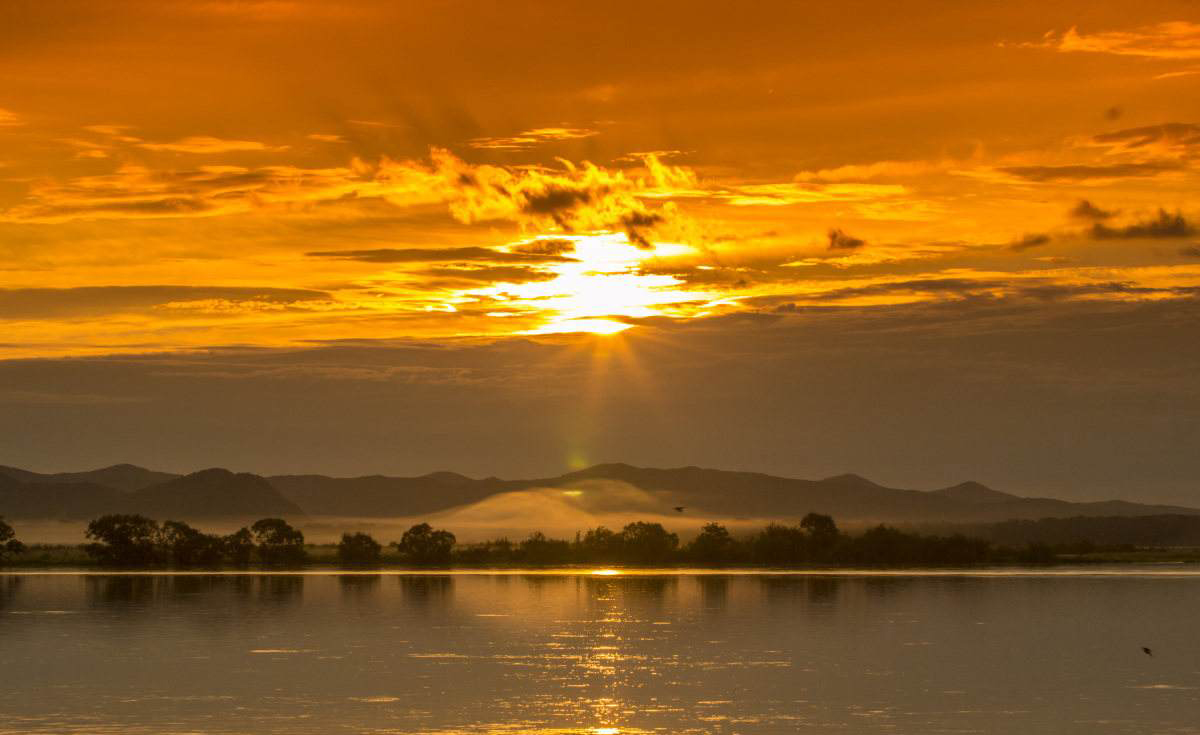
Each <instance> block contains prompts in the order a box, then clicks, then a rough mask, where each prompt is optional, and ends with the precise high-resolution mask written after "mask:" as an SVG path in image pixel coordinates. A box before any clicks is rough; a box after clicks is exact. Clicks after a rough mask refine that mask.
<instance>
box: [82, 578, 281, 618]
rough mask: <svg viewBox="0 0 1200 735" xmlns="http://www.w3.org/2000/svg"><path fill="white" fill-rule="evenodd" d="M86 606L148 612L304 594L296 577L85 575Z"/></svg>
mask: <svg viewBox="0 0 1200 735" xmlns="http://www.w3.org/2000/svg"><path fill="white" fill-rule="evenodd" d="M82 579H83V585H84V596H85V599H86V600H87V602H88V604H89V605H91V606H93V607H100V608H111V607H119V608H128V609H131V610H139V609H149V608H151V607H153V606H154V605H155V604H158V603H168V604H189V603H192V604H204V603H206V602H207V601H208V600H209V599H211V598H212V597H214V596H221V597H226V598H233V599H243V598H254V599H255V600H256V601H257V602H259V603H265V604H271V605H282V604H291V603H295V602H297V601H298V600H299V599H300V596H301V593H302V592H303V591H304V577H303V576H300V575H260V576H247V575H221V574H211V575H208V574H205V575H163V576H158V575H130V574H114V575H88V576H85V577H82Z"/></svg>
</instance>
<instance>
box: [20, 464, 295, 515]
mask: <svg viewBox="0 0 1200 735" xmlns="http://www.w3.org/2000/svg"><path fill="white" fill-rule="evenodd" d="M118 467H121V466H120V465H118ZM127 467H132V466H131V465H127ZM111 469H113V468H105V469H104V470H98V471H96V472H95V473H64V475H39V476H37V478H36V479H35V480H34V481H33V482H21V481H19V480H17V479H14V478H15V477H22V476H23V475H22V473H21V472H20V471H18V472H16V473H14V472H4V473H0V515H3V516H6V517H8V518H48V519H64V520H80V519H90V518H95V517H96V516H99V515H104V514H106V513H142V514H144V515H148V516H152V517H155V518H173V519H176V520H191V519H203V518H262V517H265V516H288V517H293V518H294V517H299V516H303V515H304V512H303V511H302V510H301V509H300V507H299V506H297V505H296V504H295V503H294V502H292V501H291V500H288V499H287V498H285V497H283V496H282V495H281V494H280V493H279V491H278V490H276V489H275V488H274V487H272V486H271V484H270V483H269V482H267V481H266V480H265V479H263V478H262V477H259V476H258V475H251V474H246V473H240V474H235V473H233V472H230V471H229V470H223V469H209V470H202V471H200V472H194V473H192V474H190V475H184V476H176V475H168V474H166V473H151V471H150V470H143V469H141V468H133V469H135V470H140V473H133V472H129V471H118V472H108V470H111ZM146 473H150V474H156V475H158V474H161V475H166V477H168V478H170V479H168V480H166V481H165V482H159V483H157V484H153V485H150V486H148V487H142V488H139V489H136V490H132V491H128V490H126V489H125V488H128V487H129V484H128V483H129V481H130V479H131V478H136V477H143V478H144V477H149V476H150V474H146ZM28 474H33V473H28ZM60 476H94V477H100V478H105V477H107V478H111V479H113V480H114V481H115V482H116V483H117V484H118V487H106V486H104V485H101V484H99V483H97V482H55V481H53V480H49V479H45V478H48V477H60Z"/></svg>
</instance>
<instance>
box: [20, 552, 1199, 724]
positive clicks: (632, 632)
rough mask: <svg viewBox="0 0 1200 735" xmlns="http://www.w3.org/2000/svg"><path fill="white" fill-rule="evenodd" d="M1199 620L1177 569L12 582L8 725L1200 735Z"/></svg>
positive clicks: (41, 577)
mask: <svg viewBox="0 0 1200 735" xmlns="http://www.w3.org/2000/svg"><path fill="white" fill-rule="evenodd" d="M1198 618H1200V576H1197V575H1194V574H1190V573H1187V572H1185V571H1183V570H1182V569H1181V568H1166V571H1164V570H1163V569H1159V570H1156V571H1151V570H1130V569H1122V570H1110V571H1109V572H1103V571H1098V570H1093V571H1090V572H1089V573H1087V574H1078V573H1074V572H1069V573H1054V574H1046V573H1040V572H1035V573H1010V572H1003V573H995V572H993V573H983V574H961V573H948V574H940V575H939V574H904V573H890V574H874V575H864V574H839V575H812V574H807V575H806V574H687V573H685V574H678V573H662V574H653V573H652V574H645V573H642V574H632V575H618V576H605V575H593V574H587V573H583V574H580V573H540V574H523V573H516V574H512V573H510V574H390V573H389V574H378V575H376V574H355V575H342V574H327V573H318V574H297V575H290V574H281V575H259V574H242V575H237V574H192V575H160V574H144V575H97V574H32V575H3V576H0V733H16V732H20V733H30V732H33V733H43V732H44V733H64V732H65V733H135V734H136V733H289V734H296V733H445V734H448V733H647V732H662V733H746V734H750V733H792V732H805V733H827V732H828V733H968V732H985V733H1148V732H1156V733H1197V732H1200V724H1198V723H1200V624H1198ZM1143 646H1148V647H1150V648H1152V649H1153V651H1154V655H1153V656H1147V655H1146V654H1145V653H1143V652H1142V650H1141V649H1142V647H1143Z"/></svg>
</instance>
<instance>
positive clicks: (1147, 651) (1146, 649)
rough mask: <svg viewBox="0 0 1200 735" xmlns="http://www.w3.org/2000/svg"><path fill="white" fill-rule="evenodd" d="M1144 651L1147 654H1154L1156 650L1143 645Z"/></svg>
mask: <svg viewBox="0 0 1200 735" xmlns="http://www.w3.org/2000/svg"><path fill="white" fill-rule="evenodd" d="M1142 653H1144V654H1146V655H1147V656H1153V655H1154V651H1151V650H1150V649H1149V648H1146V647H1145V646H1142Z"/></svg>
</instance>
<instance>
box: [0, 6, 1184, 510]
mask: <svg viewBox="0 0 1200 735" xmlns="http://www.w3.org/2000/svg"><path fill="white" fill-rule="evenodd" d="M1198 183H1200V9H1198V8H1197V7H1196V5H1195V3H1194V2H1158V1H1155V0H1148V1H1146V2H1139V3H1094V2H1061V3H1045V2H1020V1H1015V2H995V3H992V2H981V3H960V2H918V3H914V4H911V5H909V6H906V7H905V9H904V10H903V12H900V11H899V9H898V8H897V7H896V5H895V4H894V3H889V2H853V1H851V2H841V3H836V4H830V3H797V2H779V3H774V2H760V3H751V4H749V5H748V6H745V7H739V8H737V10H736V11H734V10H732V9H731V6H729V5H728V4H726V3H700V4H697V3H674V2H657V3H626V2H609V3H604V4H594V3H558V4H553V5H551V4H546V3H514V2H483V1H480V2H414V3H384V2H378V3H375V2H339V3H325V2H292V1H289V0H261V1H255V0H241V1H234V0H211V1H206V0H197V1H196V2H188V3H162V2H122V1H120V0H116V1H114V2H107V3H101V4H97V3H90V2H69V1H67V0H54V1H52V2H45V1H38V2H26V1H25V0H10V2H6V3H4V4H3V5H2V6H0V463H5V464H11V465H17V466H22V467H28V468H31V469H40V470H67V469H82V468H87V467H94V466H100V465H107V464H113V463H116V462H135V463H138V464H143V465H147V466H151V467H154V468H160V469H166V470H175V471H184V470H192V469H198V468H200V467H207V466H214V465H222V466H231V467H233V468H235V469H239V470H249V471H257V472H264V473H265V472H273V473H277V472H325V473H332V474H366V473H375V472H380V473H389V474H406V475H411V474H421V473H423V472H428V471H433V470H445V469H449V470H456V471H460V472H463V473H466V474H471V475H475V476H487V475H499V476H504V477H530V476H548V475H552V474H557V473H559V472H562V471H565V470H568V469H573V468H578V467H582V466H586V465H587V464H590V463H594V462H602V461H625V462H630V463H635V464H644V465H653V466H682V465H701V466H709V467H719V468H728V469H748V470H761V471H766V472H773V473H778V474H785V475H791V476H800V477H822V476H827V475H832V474H838V473H842V472H855V473H858V474H862V475H865V476H868V477H870V478H872V479H875V480H876V481H879V482H881V483H884V484H889V485H892V486H901V487H914V488H933V487H939V486H944V485H949V484H953V483H956V482H959V481H962V480H967V479H974V480H979V481H982V482H985V483H987V484H989V485H992V486H994V487H997V488H998V489H1002V490H1006V491H1009V492H1016V493H1018V494H1046V495H1053V496H1058V497H1064V498H1070V499H1095V498H1109V497H1122V498H1128V499H1133V500H1153V501H1166V502H1178V503H1189V502H1190V503H1193V504H1200V494H1198V493H1197V490H1198V489H1200V482H1198V479H1197V478H1198V477H1200V451H1196V449H1197V446H1200V390H1198V388H1197V386H1198V385H1200V382H1198V381H1197V380H1196V378H1195V376H1196V373H1197V369H1198V368H1200V347H1198V345H1200V340H1198V337H1200V229H1198V228H1200V224H1198V222H1200V211H1198V208H1197V196H1196V195H1197V191H1198V189H1197V185H1198Z"/></svg>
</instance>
